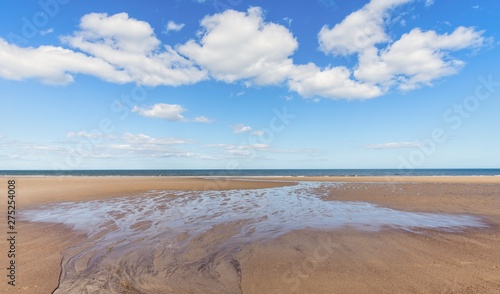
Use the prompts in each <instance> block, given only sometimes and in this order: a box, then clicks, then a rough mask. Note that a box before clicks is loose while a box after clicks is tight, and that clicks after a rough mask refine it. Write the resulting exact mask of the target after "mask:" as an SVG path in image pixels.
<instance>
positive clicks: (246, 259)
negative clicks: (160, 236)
mask: <svg viewBox="0 0 500 294" xmlns="http://www.w3.org/2000/svg"><path fill="white" fill-rule="evenodd" d="M9 179H10V178H9ZM268 179H269V178H266V180H268ZM274 180H277V181H279V182H263V181H259V180H258V179H257V178H252V181H238V180H235V179H232V180H227V179H201V178H167V177H106V178H101V177H97V178H96V177H64V178H51V177H38V178H30V177H18V178H16V181H17V183H18V186H17V195H18V202H19V205H20V208H21V209H24V208H33V207H35V208H36V207H38V206H39V205H41V204H46V203H53V202H62V201H86V200H89V199H102V198H109V197H117V196H131V195H132V196H133V195H137V194H139V193H142V192H144V191H148V190H187V191H191V190H212V189H217V190H230V189H249V188H267V187H276V186H281V185H290V184H293V182H294V181H297V180H300V181H318V180H320V181H333V182H349V183H344V184H340V185H338V186H337V187H336V188H332V189H330V191H321V192H322V194H323V195H326V196H324V198H326V199H329V200H341V201H364V202H371V203H375V204H377V205H381V206H385V207H391V208H394V209H399V210H405V211H417V212H442V213H451V214H471V215H475V216H479V217H481V218H482V219H483V220H484V221H485V222H487V223H488V224H489V227H487V228H483V229H467V230H465V231H458V232H446V231H440V230H424V229H422V230H419V231H418V232H409V231H405V230H398V229H385V230H382V231H377V232H365V231H359V230H356V229H353V228H351V229H336V230H324V231H320V230H299V231H293V232H290V233H287V234H285V235H282V236H279V237H277V238H274V239H268V240H264V241H259V242H254V243H251V244H245V245H244V246H242V247H227V249H226V250H227V252H216V253H214V254H213V255H212V257H213V258H212V259H220V260H219V261H214V260H211V259H210V256H208V257H207V256H206V253H207V252H211V250H213V249H214V248H217V250H219V251H220V248H219V247H217V245H218V244H225V243H224V241H225V240H228V239H229V238H230V237H231V234H233V230H235V228H238V224H234V223H232V222H230V221H228V222H227V223H226V224H224V225H221V226H215V227H214V228H213V229H211V230H209V231H207V232H205V233H204V234H202V235H200V236H198V237H197V238H196V239H194V240H191V241H190V242H189V244H188V247H187V250H186V251H185V252H182V254H179V259H183V260H192V261H193V262H195V261H196V262H198V263H199V262H200V260H202V261H203V260H204V263H199V264H201V265H203V266H200V267H199V269H198V272H192V271H190V270H191V269H189V270H185V271H183V270H182V269H179V271H178V272H180V273H182V274H178V275H177V276H175V274H173V276H175V278H176V279H177V282H178V283H179V286H178V287H177V286H176V285H172V287H170V290H165V291H164V292H165V293H190V292H188V291H187V290H186V289H187V288H183V287H182V284H183V283H184V284H189V283H191V280H190V278H193V280H192V281H198V280H199V279H198V278H200V276H201V277H202V278H205V280H202V281H203V282H204V283H206V284H205V286H207V285H208V286H209V287H211V286H213V289H214V290H213V293H500V249H499V248H500V247H499V245H498V244H500V177H400V178H393V179H388V178H385V177H380V178H374V177H369V178H368V177H340V178H325V177H321V178H302V177H301V178H276V179H274ZM0 181H5V182H6V181H7V178H4V179H2V178H0ZM285 181H288V182H286V183H285ZM365 182H369V183H365ZM374 182H377V183H374ZM4 186H5V185H4V184H2V185H0V187H1V188H0V191H1V192H2V193H4V191H5V190H4ZM324 192H326V194H325V193H324ZM1 209H2V210H1V213H2V218H3V219H5V211H6V208H5V204H4V203H2V206H1ZM140 225H141V224H138V226H140ZM4 226H5V225H4ZM3 231H5V227H4V230H3ZM18 231H19V235H18V236H19V243H18V250H19V255H18V258H17V261H18V263H19V267H18V272H17V279H18V285H17V286H16V287H15V288H14V289H13V288H12V287H10V286H6V279H5V278H4V282H3V285H2V286H1V287H0V292H1V291H3V292H2V293H51V292H52V291H53V290H54V289H55V287H57V285H58V280H59V275H60V273H61V252H63V251H64V249H65V248H68V247H70V246H77V247H74V248H79V247H78V245H79V244H84V241H86V238H85V236H84V235H83V234H82V232H75V231H72V230H69V229H68V228H66V227H64V226H62V225H55V224H43V223H29V222H23V223H21V224H19V225H18ZM177 238H179V239H182V238H184V236H177ZM6 246H7V245H6V243H5V242H2V244H1V247H0V248H1V249H2V252H5V251H6ZM69 251H71V249H70V250H69ZM66 252H68V251H66ZM168 258H176V257H172V256H169V257H168ZM168 258H166V257H165V258H163V259H168ZM0 260H2V263H5V260H6V259H5V257H4V256H2V258H1V259H0ZM153 262H155V263H158V264H159V265H158V264H156V265H157V266H161V263H162V262H166V261H165V260H162V259H153ZM165 265H166V264H163V266H165ZM211 266H214V267H213V268H211ZM196 279H198V280H196ZM214 281H215V284H210V283H214ZM143 282H144V281H143ZM144 283H145V284H147V280H146V282H144ZM235 283H236V284H235ZM191 284H193V283H191ZM219 284H220V285H223V287H221V288H220V289H219V288H218V287H219ZM122 286H123V288H121V290H120V291H121V292H122V293H139V292H138V291H135V290H134V287H132V286H131V285H128V284H127V283H126V281H125V282H124V284H123V285H122ZM190 286H192V285H190ZM201 286H203V285H201ZM190 289H193V288H192V287H191V288H190ZM218 290H221V291H218ZM127 291H128V292H127ZM189 291H192V293H203V292H206V291H201V290H200V291H196V290H189ZM75 293H78V292H75ZM96 293H100V292H96ZM102 293H106V292H102ZM150 293H161V292H153V291H151V292H150Z"/></svg>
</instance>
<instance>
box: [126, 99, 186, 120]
mask: <svg viewBox="0 0 500 294" xmlns="http://www.w3.org/2000/svg"><path fill="white" fill-rule="evenodd" d="M184 111H186V109H185V108H184V107H182V106H180V105H178V104H166V103H158V104H155V105H153V106H148V107H139V106H134V108H132V112H135V113H138V114H139V115H142V116H145V117H153V118H160V119H165V120H169V121H184V120H185V118H184V116H183V115H182V113H183V112H184Z"/></svg>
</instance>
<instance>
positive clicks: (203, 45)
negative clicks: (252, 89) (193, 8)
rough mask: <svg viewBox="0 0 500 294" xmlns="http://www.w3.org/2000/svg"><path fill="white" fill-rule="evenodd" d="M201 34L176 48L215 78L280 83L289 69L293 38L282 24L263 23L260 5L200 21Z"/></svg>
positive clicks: (226, 12)
mask: <svg viewBox="0 0 500 294" xmlns="http://www.w3.org/2000/svg"><path fill="white" fill-rule="evenodd" d="M201 26H202V28H203V35H202V37H201V39H200V40H191V41H189V42H187V43H186V44H183V45H181V46H179V47H178V48H177V50H178V51H179V52H180V53H181V54H183V55H185V56H187V57H188V58H189V59H190V60H193V61H195V62H196V63H197V64H199V65H201V66H202V67H204V68H206V69H208V70H209V71H210V74H211V75H212V76H213V77H214V78H215V79H217V80H221V81H225V82H229V83H231V82H234V81H237V80H247V81H248V82H250V83H255V84H258V85H269V84H276V83H280V82H282V81H284V80H285V78H286V77H287V75H288V73H289V72H290V70H291V69H292V68H293V61H292V59H290V58H289V56H291V55H292V54H293V53H294V52H295V50H296V49H297V47H298V43H297V40H296V39H295V38H294V37H293V35H292V33H291V32H290V31H289V30H288V29H286V28H285V27H284V26H281V25H278V24H275V23H266V22H264V19H263V12H262V9H261V8H258V7H252V8H249V9H248V11H247V12H238V11H234V10H226V11H224V12H223V13H219V14H214V15H211V16H207V17H205V18H204V19H203V20H202V21H201Z"/></svg>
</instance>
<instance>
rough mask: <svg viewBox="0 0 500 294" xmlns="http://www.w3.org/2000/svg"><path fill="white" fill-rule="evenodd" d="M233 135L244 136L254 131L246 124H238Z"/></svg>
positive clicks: (234, 127)
mask: <svg viewBox="0 0 500 294" xmlns="http://www.w3.org/2000/svg"><path fill="white" fill-rule="evenodd" d="M232 129H233V133H234V134H242V133H246V132H250V131H251V130H252V127H250V126H246V125H244V124H237V125H234V126H233V127H232Z"/></svg>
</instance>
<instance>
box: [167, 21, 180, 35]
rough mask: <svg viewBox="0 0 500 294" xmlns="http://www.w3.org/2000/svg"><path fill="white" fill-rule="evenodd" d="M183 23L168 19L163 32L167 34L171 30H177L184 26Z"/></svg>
mask: <svg viewBox="0 0 500 294" xmlns="http://www.w3.org/2000/svg"><path fill="white" fill-rule="evenodd" d="M184 26H185V24H183V23H176V22H175V21H172V20H170V21H169V22H167V25H166V26H165V30H164V31H163V33H165V34H168V33H169V32H171V31H174V32H178V31H180V30H182V29H183V28H184Z"/></svg>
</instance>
